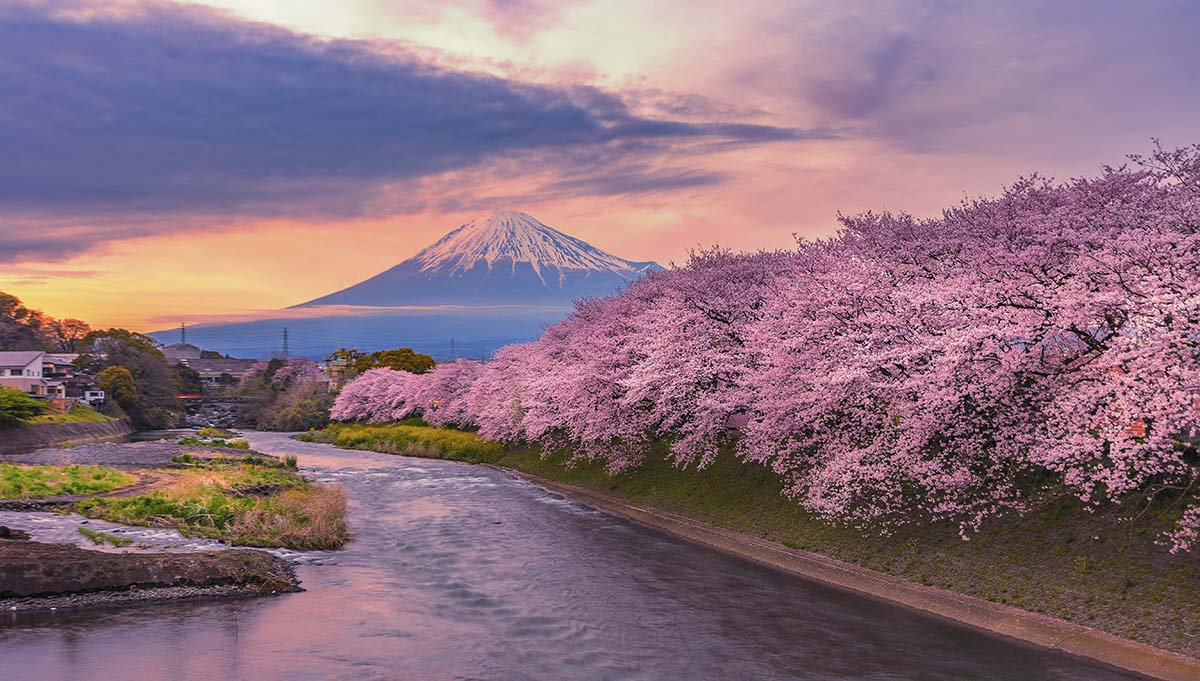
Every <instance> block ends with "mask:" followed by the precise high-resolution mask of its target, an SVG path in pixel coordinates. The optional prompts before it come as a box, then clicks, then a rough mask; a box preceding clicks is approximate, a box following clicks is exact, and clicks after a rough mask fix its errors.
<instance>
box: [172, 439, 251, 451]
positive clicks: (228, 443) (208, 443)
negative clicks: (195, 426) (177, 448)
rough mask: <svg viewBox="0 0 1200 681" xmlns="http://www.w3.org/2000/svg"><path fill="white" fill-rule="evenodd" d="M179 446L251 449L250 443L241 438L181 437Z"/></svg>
mask: <svg viewBox="0 0 1200 681" xmlns="http://www.w3.org/2000/svg"><path fill="white" fill-rule="evenodd" d="M179 444H181V445H189V446H193V447H224V448H226V449H250V443H249V442H246V441H245V440H243V439H242V438H240V437H237V438H229V439H227V438H223V437H214V438H203V437H181V438H179Z"/></svg>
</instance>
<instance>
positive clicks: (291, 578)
mask: <svg viewBox="0 0 1200 681" xmlns="http://www.w3.org/2000/svg"><path fill="white" fill-rule="evenodd" d="M3 529H4V530H5V531H0V535H7V536H0V612H40V611H49V610H68V609H78V608H86V607H98V606H109V605H119V604H127V603H147V602H157V601H164V600H180V599H191V598H230V597H247V596H259V595H268V594H278V593H286V592H294V591H300V590H301V589H300V585H299V581H298V580H297V579H296V575H295V572H294V570H293V569H292V566H291V565H290V564H289V563H288V562H287V561H286V560H283V559H282V558H278V557H276V556H273V555H271V554H269V553H266V552H264V551H256V550H228V551H204V552H199V553H112V552H102V551H89V550H85V549H81V548H79V547H76V546H71V545H69V544H47V543H41V542H36V541H31V540H30V539H29V537H28V535H26V534H25V533H22V532H13V531H7V528H3Z"/></svg>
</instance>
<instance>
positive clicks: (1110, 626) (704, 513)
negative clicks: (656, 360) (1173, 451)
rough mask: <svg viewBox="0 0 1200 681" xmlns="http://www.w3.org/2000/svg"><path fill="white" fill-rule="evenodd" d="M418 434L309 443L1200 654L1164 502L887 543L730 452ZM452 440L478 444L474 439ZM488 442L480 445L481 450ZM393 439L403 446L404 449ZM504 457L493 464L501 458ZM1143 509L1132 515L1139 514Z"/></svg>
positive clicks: (334, 435)
mask: <svg viewBox="0 0 1200 681" xmlns="http://www.w3.org/2000/svg"><path fill="white" fill-rule="evenodd" d="M427 430H437V429H429V428H425V429H420V430H414V429H413V427H412V426H411V425H357V424H334V425H332V426H330V427H329V428H327V429H325V430H324V431H318V432H315V433H312V434H311V436H310V437H311V439H310V441H320V442H331V443H332V444H336V445H339V446H344V447H352V448H356V449H375V450H377V451H385V452H393V451H396V450H397V449H404V450H405V451H401V452H398V453H405V454H419V453H420V452H421V451H429V452H430V454H429V455H431V456H437V457H439V458H459V459H460V460H465V461H474V462H478V463H493V464H497V465H500V466H505V467H508V468H513V469H516V470H520V471H525V472H528V473H532V474H534V475H538V476H541V477H544V478H548V479H551V480H558V481H561V482H565V483H569V484H573V485H577V486H580V487H586V488H589V489H594V490H597V491H600V492H604V493H607V494H611V495H613V496H616V497H620V498H623V499H626V500H628V501H630V502H634V503H637V504H638V505H644V506H651V507H654V508H659V509H662V510H665V511H669V512H673V513H677V514H680V515H684V516H687V517H691V518H695V519H698V520H702V521H704V522H707V523H711V524H713V525H716V526H718V527H723V528H727V529H730V530H734V531H737V532H741V533H743V534H746V535H750V536H754V537H761V538H764V539H768V540H771V541H775V542H779V543H781V544H783V545H785V546H789V547H791V548H794V549H801V550H805V551H810V552H813V553H817V554H821V555H824V556H829V557H832V558H836V559H838V560H843V561H846V562H849V563H854V564H857V565H861V566H863V567H866V568H870V569H872V570H878V571H880V572H884V573H887V574H891V575H895V576H898V577H901V578H903V579H905V580H908V581H911V582H915V583H921V584H927V585H931V586H937V587H941V588H944V589H948V590H951V591H955V592H958V593H964V594H970V595H973V596H978V597H981V598H985V599H987V600H990V601H994V602H998V603H1006V604H1009V605H1013V606H1016V607H1018V608H1022V609H1025V610H1029V611H1032V612H1041V613H1045V614H1048V615H1051V616H1053V617H1058V618H1061V619H1065V620H1068V621H1072V622H1078V623H1080V624H1084V625H1087V626H1091V627H1096V628H1099V629H1102V630H1105V631H1108V632H1111V633H1113V634H1117V635H1119V636H1124V637H1127V638H1131V639H1134V640H1138V641H1142V642H1145V643H1148V644H1150V645H1154V646H1158V647H1161V648H1166V649H1169V650H1175V651H1178V652H1181V653H1184V654H1188V655H1192V656H1200V588H1197V585H1198V584H1200V559H1198V558H1197V556H1196V555H1195V554H1194V553H1193V554H1191V555H1171V554H1170V553H1168V552H1167V550H1166V548H1165V547H1163V546H1161V545H1159V544H1158V543H1157V542H1158V540H1159V539H1160V537H1161V534H1162V532H1163V531H1164V530H1166V529H1167V528H1169V527H1171V526H1172V524H1173V523H1174V522H1175V520H1177V519H1178V506H1173V505H1172V504H1171V502H1170V501H1169V500H1167V501H1162V502H1155V503H1153V504H1150V505H1149V507H1148V508H1147V510H1146V512H1145V513H1141V515H1140V516H1139V517H1138V518H1136V519H1133V518H1130V517H1128V511H1126V510H1124V509H1120V508H1109V509H1102V510H1100V511H1096V512H1088V511H1087V510H1085V509H1084V507H1083V505H1082V504H1080V503H1079V502H1078V501H1077V500H1076V499H1075V498H1074V497H1072V496H1071V495H1069V494H1066V493H1063V494H1060V495H1057V496H1054V497H1047V498H1044V499H1042V500H1040V502H1039V503H1038V504H1037V506H1036V508H1033V509H1031V510H1030V511H1029V512H1028V513H1026V514H1024V515H1012V516H1008V517H1005V518H1000V519H997V520H993V521H992V522H990V523H988V524H986V525H985V526H984V527H983V528H982V530H981V531H980V532H979V533H978V534H976V535H974V536H973V537H971V539H970V541H963V540H962V538H961V537H960V536H959V534H958V528H957V526H956V525H954V524H952V523H922V524H914V525H911V526H908V527H902V528H899V529H898V530H897V531H896V532H895V533H893V534H891V535H889V536H881V535H879V534H876V533H873V532H869V531H863V530H860V529H857V528H854V527H848V526H842V525H836V524H831V523H829V522H827V521H825V520H824V519H822V518H820V517H818V516H816V515H813V514H811V513H808V512H806V511H804V510H803V509H802V508H800V506H799V505H797V504H796V503H794V502H792V501H790V500H788V499H787V498H786V497H784V496H783V494H782V490H783V484H782V481H781V480H780V479H779V477H778V476H776V475H775V474H774V473H772V472H771V471H770V470H769V469H768V468H766V467H764V466H761V465H758V464H753V463H747V462H744V461H741V460H739V459H737V458H736V457H734V456H733V454H732V453H731V452H730V451H724V452H722V453H721V454H720V455H719V456H717V457H716V459H715V460H714V461H713V462H712V463H711V464H710V465H709V466H707V467H705V468H702V469H698V468H696V467H695V466H688V467H685V468H680V467H677V466H674V465H672V464H671V463H670V461H668V459H667V446H666V444H664V443H659V445H657V446H656V447H655V448H654V449H653V450H652V451H650V452H647V456H646V459H645V461H644V462H643V463H642V464H641V465H640V466H637V467H635V468H631V469H628V470H625V471H622V472H621V473H618V474H616V475H611V474H609V473H608V472H607V471H606V470H605V467H604V465H603V464H602V463H600V462H595V461H580V460H575V459H573V457H572V456H571V452H567V451H556V452H551V453H549V454H548V455H544V452H543V451H542V450H541V449H538V448H536V447H528V446H523V447H507V448H505V447H501V446H500V445H498V444H496V443H486V445H473V446H474V447H475V448H474V449H470V450H466V451H467V455H464V456H460V457H447V456H441V455H440V453H439V452H438V451H437V450H436V447H434V446H432V445H431V444H425V445H424V446H425V447H426V450H422V449H421V447H409V443H410V442H411V441H412V440H413V439H414V437H415V436H416V435H421V436H422V437H424V438H425V439H424V440H422V441H421V442H422V443H426V442H427V443H432V442H436V441H438V440H437V439H436V438H434V437H432V436H427V435H426V431H427ZM445 432H448V433H454V434H453V435H451V436H449V437H450V438H452V440H453V441H460V440H462V441H478V440H479V438H478V437H477V436H475V435H474V434H471V433H460V432H458V431H445ZM481 442H482V441H481ZM397 443H400V444H401V445H402V446H400V447H398V446H397ZM496 448H500V449H499V454H498V455H497V453H496V452H497V449H496ZM1146 507H1147V505H1146V504H1145V503H1138V502H1137V501H1136V500H1133V501H1131V502H1130V503H1128V504H1126V508H1128V509H1137V511H1139V512H1140V511H1141V510H1142V509H1143V508H1146Z"/></svg>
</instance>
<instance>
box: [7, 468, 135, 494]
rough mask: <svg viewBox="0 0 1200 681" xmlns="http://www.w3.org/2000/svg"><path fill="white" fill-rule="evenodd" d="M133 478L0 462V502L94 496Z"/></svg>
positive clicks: (99, 471) (116, 473)
mask: <svg viewBox="0 0 1200 681" xmlns="http://www.w3.org/2000/svg"><path fill="white" fill-rule="evenodd" d="M136 479H137V478H135V477H133V476H132V475H129V474H128V473H123V472H121V471H119V470H116V469H113V468H104V467H103V466H13V465H9V464H5V463H0V499H32V498H39V497H56V496H60V495H64V494H98V493H100V492H107V491H109V490H113V489H116V488H118V487H124V486H125V485H128V484H131V483H133V482H134V481H135V480H136Z"/></svg>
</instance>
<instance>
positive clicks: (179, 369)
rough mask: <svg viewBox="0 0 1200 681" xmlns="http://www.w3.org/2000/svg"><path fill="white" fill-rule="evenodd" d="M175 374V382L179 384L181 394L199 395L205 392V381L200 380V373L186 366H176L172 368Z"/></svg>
mask: <svg viewBox="0 0 1200 681" xmlns="http://www.w3.org/2000/svg"><path fill="white" fill-rule="evenodd" d="M172 370H173V371H174V372H175V382H176V383H178V384H179V392H181V393H186V394H188V395H199V394H200V393H203V392H204V381H202V380H200V372H199V371H196V370H195V369H193V368H191V367H190V366H188V365H186V364H182V363H181V364H176V365H175V366H174V367H172Z"/></svg>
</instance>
